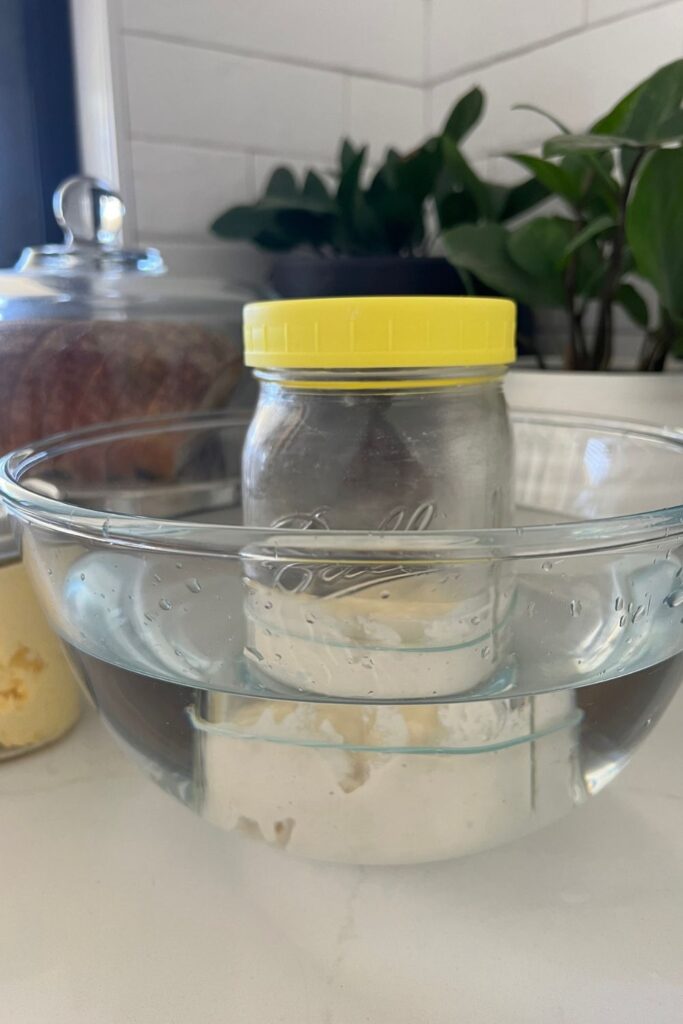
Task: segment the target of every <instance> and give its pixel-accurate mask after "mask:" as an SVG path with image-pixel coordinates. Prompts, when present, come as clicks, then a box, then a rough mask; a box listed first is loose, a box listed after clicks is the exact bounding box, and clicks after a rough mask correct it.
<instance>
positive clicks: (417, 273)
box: [270, 255, 466, 299]
mask: <svg viewBox="0 0 683 1024" xmlns="http://www.w3.org/2000/svg"><path fill="white" fill-rule="evenodd" d="M270 280H271V284H272V286H273V288H274V289H275V291H276V292H277V293H278V295H280V296H281V297H282V298H283V299H305V298H308V299H322V298H332V297H334V296H343V295H464V294H465V293H466V289H465V286H464V285H463V282H462V279H461V277H460V275H459V274H458V272H457V270H456V269H455V267H453V266H452V265H451V264H450V263H449V262H448V260H446V259H443V258H441V257H438V256H433V257H411V256H359V257H347V256H340V257H338V258H329V259H328V258H323V257H315V256H299V255H287V256H279V257H278V258H277V259H276V260H275V263H274V264H273V269H272V272H271V276H270Z"/></svg>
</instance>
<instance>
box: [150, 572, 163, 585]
mask: <svg viewBox="0 0 683 1024" xmlns="http://www.w3.org/2000/svg"><path fill="white" fill-rule="evenodd" d="M152 580H153V582H154V583H161V576H160V575H159V574H158V573H156V572H155V573H154V575H153V576H152Z"/></svg>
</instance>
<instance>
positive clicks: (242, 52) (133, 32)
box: [123, 29, 425, 89]
mask: <svg viewBox="0 0 683 1024" xmlns="http://www.w3.org/2000/svg"><path fill="white" fill-rule="evenodd" d="M123 34H124V35H125V36H128V37H129V38H131V39H147V40H150V41H151V42H156V43H170V44H172V45H173V46H184V47H187V48H189V49H193V50H205V51H207V52H209V53H219V54H223V56H226V57H239V58H242V59H244V60H256V61H265V62H266V63H268V64H282V65H284V66H286V67H293V68H301V69H304V70H306V71H322V72H323V73H327V74H331V75H351V76H352V77H356V78H365V79H368V80H369V81H371V82H384V83H386V84H387V85H407V86H413V87H415V88H418V89H421V88H424V85H425V83H424V82H422V81H420V79H415V78H410V77H406V78H400V77H398V76H396V75H383V74H380V73H379V72H373V71H367V70H366V71H358V70H356V69H355V68H349V67H347V66H344V65H341V64H322V63H319V62H318V61H311V60H305V59H301V58H297V57H283V56H282V55H276V54H270V53H263V52H262V51H259V50H250V49H248V48H243V47H241V46H225V45H222V44H220V43H210V42H202V41H199V40H196V39H189V38H187V37H186V36H176V35H173V34H171V33H166V32H155V31H152V30H151V29H124V30H123Z"/></svg>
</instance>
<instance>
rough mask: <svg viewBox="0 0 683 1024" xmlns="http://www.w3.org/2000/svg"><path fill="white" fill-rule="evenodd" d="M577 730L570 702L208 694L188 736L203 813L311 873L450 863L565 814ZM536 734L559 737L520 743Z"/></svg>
mask: <svg viewBox="0 0 683 1024" xmlns="http://www.w3.org/2000/svg"><path fill="white" fill-rule="evenodd" d="M575 724H576V718H575V714H574V703H573V695H572V694H568V693H558V694H543V695H541V696H537V697H532V698H527V699H524V700H517V701H508V700H497V701H479V702H469V703H467V704H443V705H424V706H410V707H405V706H404V707H395V706H378V707H371V706H365V707H363V706H358V705H355V706H354V705H346V706H344V705H325V704H312V703H304V702H289V701H282V702H280V701H272V702H270V701H262V700H252V701H250V702H249V703H246V704H245V703H242V704H240V703H239V702H237V703H235V698H231V697H228V696H226V695H224V694H215V695H212V696H210V697H209V701H208V705H207V710H206V717H205V718H204V719H203V720H201V721H199V722H198V725H199V727H200V730H201V740H200V749H201V761H202V764H203V769H204V806H203V813H204V815H205V816H206V817H207V818H209V819H210V820H211V821H213V822H215V823H216V824H218V825H221V826H222V827H223V828H229V829H230V828H236V829H240V830H242V831H244V832H246V833H247V834H249V835H252V836H256V837H258V838H260V839H262V840H264V841H266V842H268V843H270V844H272V845H274V846H277V847H281V848H283V849H287V850H288V851H289V852H290V853H293V854H296V855H300V856H305V857H312V858H316V859H321V860H331V861H345V862H351V863H362V864H407V863H417V862H422V861H431V860H440V859H444V858H448V857H454V856H459V855H462V854H467V853H471V852H474V851H475V850H479V849H483V848H486V847H490V846H495V845H497V844H498V843H501V842H504V841H506V840H508V839H511V838H513V837H515V836H517V835H520V834H522V833H524V832H527V831H529V830H531V829H533V828H535V827H538V826H539V825H542V824H544V823H545V822H547V821H550V820H552V819H553V818H556V817H559V816H560V815H562V814H564V813H566V812H567V811H568V810H569V809H570V807H571V806H572V804H573V803H574V802H575V800H576V797H577V789H576V787H575V783H574V774H575V771H574V767H575V753H574V752H575ZM534 727H535V728H536V729H537V730H539V729H541V728H542V729H545V730H548V729H552V728H556V731H554V732H549V733H548V734H547V735H544V736H542V737H540V738H538V739H536V740H531V741H529V740H527V739H525V737H527V736H528V735H529V732H530V730H531V729H532V728H534ZM242 737H244V738H242ZM265 737H267V738H265ZM516 741H517V742H516ZM520 741H521V742H520ZM349 745H351V746H352V747H369V748H375V749H349ZM434 747H436V748H439V752H437V751H431V752H424V751H425V748H426V749H427V750H429V749H430V748H434ZM477 747H479V751H478V752H474V751H476V749H477ZM386 748H394V749H392V750H387V749H386ZM396 748H399V749H396ZM401 748H403V749H401ZM463 748H468V749H469V750H470V752H469V753H464V752H455V751H458V750H460V751H462V749H463ZM482 748H483V749H482ZM449 750H450V752H449Z"/></svg>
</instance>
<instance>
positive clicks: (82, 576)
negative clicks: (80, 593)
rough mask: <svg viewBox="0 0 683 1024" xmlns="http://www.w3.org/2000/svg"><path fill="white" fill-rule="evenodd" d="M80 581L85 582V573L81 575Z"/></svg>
mask: <svg viewBox="0 0 683 1024" xmlns="http://www.w3.org/2000/svg"><path fill="white" fill-rule="evenodd" d="M81 579H82V580H83V582H85V573H84V572H82V573H81Z"/></svg>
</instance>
